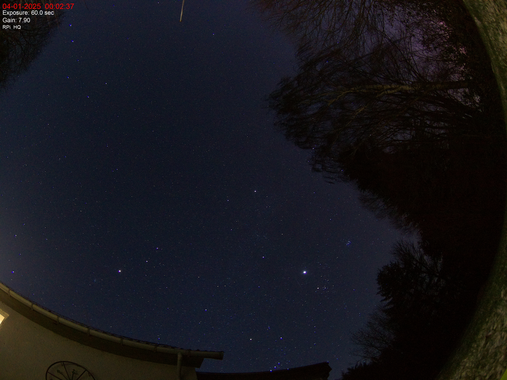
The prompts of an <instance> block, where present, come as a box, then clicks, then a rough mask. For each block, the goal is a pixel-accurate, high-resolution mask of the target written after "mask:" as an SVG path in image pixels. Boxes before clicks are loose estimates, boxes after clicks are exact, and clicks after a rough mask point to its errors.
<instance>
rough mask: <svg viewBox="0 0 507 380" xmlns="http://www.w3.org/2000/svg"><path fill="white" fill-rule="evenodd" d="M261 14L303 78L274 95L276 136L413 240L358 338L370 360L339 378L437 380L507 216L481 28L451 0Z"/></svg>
mask: <svg viewBox="0 0 507 380" xmlns="http://www.w3.org/2000/svg"><path fill="white" fill-rule="evenodd" d="M257 3H260V4H262V5H264V6H265V8H264V12H265V14H268V15H269V18H270V19H271V20H273V22H274V23H275V24H276V25H277V26H280V27H282V29H284V30H285V31H287V32H288V33H289V34H290V35H291V36H292V37H293V38H295V39H296V41H298V47H299V48H298V55H297V58H298V64H299V70H298V73H297V74H296V75H294V76H292V77H288V78H284V79H283V80H282V81H281V82H280V84H279V86H278V88H277V89H276V90H275V91H273V92H272V93H271V95H270V97H269V102H270V107H271V108H272V109H273V110H274V111H275V112H276V125H277V127H278V128H279V129H280V130H281V131H282V132H283V133H284V134H285V136H286V137H287V139H289V140H290V141H293V142H294V143H295V144H296V145H297V146H299V147H300V148H303V149H311V150H312V158H311V160H310V164H311V165H312V168H313V170H316V171H320V172H323V173H324V175H325V176H326V178H327V179H328V180H329V181H330V182H335V181H339V180H341V181H351V182H353V183H355V184H356V185H357V187H358V188H359V190H360V191H361V201H362V202H363V204H364V205H366V207H368V209H370V210H372V211H373V212H375V214H376V215H377V216H381V217H388V218H389V219H390V220H391V221H392V222H393V223H394V224H395V225H396V226H397V227H399V228H402V229H405V230H407V231H413V232H417V235H418V238H419V243H418V244H412V243H407V242H400V243H398V244H397V245H396V246H395V247H394V249H393V255H394V261H393V262H391V263H390V264H389V265H387V266H385V267H384V268H382V270H381V271H380V272H379V274H378V278H377V282H378V285H379V294H380V295H381V296H382V298H383V302H382V304H381V306H380V307H379V308H378V310H377V311H376V312H375V313H373V314H372V316H371V318H370V319H369V321H368V322H367V325H366V327H365V328H364V329H362V330H360V331H358V332H357V333H356V334H355V335H354V341H355V342H356V343H357V344H358V345H359V346H360V352H359V355H360V356H361V357H362V358H363V359H364V360H365V361H363V362H362V363H360V364H358V365H356V366H355V367H352V368H349V369H348V370H347V372H345V373H344V374H343V375H342V378H343V379H344V380H350V379H367V378H373V377H374V378H377V379H379V378H380V379H383V378H385V379H389V380H393V379H404V378H416V379H427V378H432V377H434V376H436V374H437V373H438V370H439V368H441V367H442V365H443V364H444V363H445V360H446V359H447V357H448V355H449V354H450V353H451V352H452V350H453V348H454V345H455V344H456V342H457V341H458V339H459V336H460V334H461V333H462V331H463V329H464V328H465V327H466V324H467V322H468V320H469V318H470V316H471V315H472V312H473V309H474V306H475V303H474V302H475V299H476V296H477V294H478V289H479V288H480V287H481V285H482V284H483V283H484V281H485V280H486V279H487V276H488V273H489V268H490V267H491V263H492V260H493V257H494V254H495V253H496V248H497V245H498V236H499V234H500V230H501V226H502V222H503V210H504V209H505V189H506V183H505V178H507V176H506V165H505V163H506V161H507V160H506V156H507V155H506V149H505V148H506V138H505V124H504V121H503V119H502V110H501V104H500V102H499V97H498V91H497V90H496V89H497V86H496V83H495V81H494V76H493V75H492V72H491V69H490V65H489V61H488V58H487V53H486V51H485V49H484V46H483V45H482V42H481V40H480V37H479V35H478V33H477V29H476V26H475V24H474V22H473V20H472V19H471V17H469V16H468V14H467V12H466V9H465V8H464V6H463V5H462V4H461V3H460V2H458V1H450V0H449V1H438V2H437V1H434V0H428V1H424V2H421V1H416V0H413V1H412V0H407V1H405V2H401V1H397V0H371V1H362V0H358V1H352V2H350V1H342V0H336V1H330V0H322V1H315V2H304V1H293V0H277V1H274V0H270V1H268V0H259V1H257ZM355 42H356V43H355ZM444 336H445V339H444V340H443V339H442V337H444Z"/></svg>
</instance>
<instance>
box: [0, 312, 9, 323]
mask: <svg viewBox="0 0 507 380" xmlns="http://www.w3.org/2000/svg"><path fill="white" fill-rule="evenodd" d="M8 316H9V314H7V313H6V312H5V311H3V310H2V309H0V324H2V322H3V320H4V319H5V318H7V317H8Z"/></svg>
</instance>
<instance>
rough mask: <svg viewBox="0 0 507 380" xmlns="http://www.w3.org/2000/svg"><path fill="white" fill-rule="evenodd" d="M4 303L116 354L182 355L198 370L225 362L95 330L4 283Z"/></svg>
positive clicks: (167, 359) (162, 359)
mask: <svg viewBox="0 0 507 380" xmlns="http://www.w3.org/2000/svg"><path fill="white" fill-rule="evenodd" d="M0 302H1V303H4V304H5V305H7V306H8V307H10V308H11V309H13V310H14V311H16V312H18V313H19V314H21V315H23V316H24V317H26V318H28V319H30V320H31V321H33V322H35V323H37V324H39V325H41V326H43V327H45V328H46V329H48V330H51V331H53V332H54V333H56V334H59V335H61V336H63V337H65V338H68V339H71V340H74V341H76V342H78V343H81V344H84V345H87V346H90V347H93V348H96V349H99V350H102V351H106V352H109V353H112V354H115V355H121V356H126V357H130V358H134V359H139V360H145V361H151V362H155V363H164V364H174V365H176V364H177V358H178V354H182V356H183V358H182V359H183V360H182V365H183V366H188V367H194V368H199V367H200V366H201V364H202V362H203V360H204V359H206V358H207V359H219V360H221V359H222V358H223V355H224V353H223V351H199V350H188V349H183V348H178V347H173V346H168V345H164V344H156V343H150V342H145V341H140V340H136V339H130V338H127V337H124V336H121V335H116V334H111V333H108V332H105V331H102V330H99V329H94V328H92V327H90V326H87V325H84V324H82V323H79V322H76V321H73V320H71V319H68V318H64V317H62V316H60V315H58V314H56V313H54V312H52V311H50V310H48V309H46V308H44V307H42V306H40V305H38V304H36V303H34V302H32V301H30V300H29V299H27V298H24V297H23V296H21V295H19V294H18V293H16V292H14V291H13V290H12V289H10V288H9V287H8V286H7V285H5V284H3V283H1V282H0Z"/></svg>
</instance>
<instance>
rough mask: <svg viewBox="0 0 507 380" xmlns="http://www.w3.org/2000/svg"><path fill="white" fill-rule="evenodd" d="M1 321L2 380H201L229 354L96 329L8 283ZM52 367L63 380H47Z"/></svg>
mask: <svg viewBox="0 0 507 380" xmlns="http://www.w3.org/2000/svg"><path fill="white" fill-rule="evenodd" d="M0 319H1V322H0V379H2V380H20V379H41V380H43V379H48V380H53V379H57V378H58V379H60V380H63V379H72V378H74V379H76V378H77V377H78V375H82V376H81V377H80V380H90V379H94V380H106V379H108V380H117V379H122V380H130V379H132V380H134V379H135V380H140V379H142V380H151V379H153V380H161V379H167V380H171V379H174V380H177V379H178V375H177V373H178V372H180V373H181V379H182V380H196V379H197V377H196V373H195V367H199V366H200V364H201V363H202V361H203V359H204V358H206V357H208V358H209V357H212V358H216V359H221V357H222V355H223V353H221V352H204V351H191V350H183V349H177V348H173V347H169V346H159V345H155V344H151V343H146V342H139V341H135V340H131V339H128V338H124V337H119V336H114V335H111V334H108V333H104V332H101V331H97V330H93V329H91V328H89V327H87V326H85V325H81V324H79V323H76V322H73V321H69V320H66V319H64V318H62V317H59V316H57V315H56V314H54V313H51V312H49V311H48V310H45V309H43V308H41V307H40V306H37V305H35V304H33V303H31V302H30V301H29V300H27V299H25V298H23V297H21V296H19V295H17V294H16V293H14V292H12V291H11V290H10V289H9V288H7V287H6V286H5V285H3V284H0ZM178 361H179V363H180V364H179V365H178ZM52 365H53V367H51V366H52ZM50 368H51V369H50ZM180 368H181V369H180ZM48 369H49V371H50V373H53V374H55V375H57V376H59V377H55V376H54V377H51V375H48V377H46V373H47V371H48ZM85 370H86V371H88V372H84V371H85ZM73 371H74V377H72V372H73ZM66 376H67V377H66Z"/></svg>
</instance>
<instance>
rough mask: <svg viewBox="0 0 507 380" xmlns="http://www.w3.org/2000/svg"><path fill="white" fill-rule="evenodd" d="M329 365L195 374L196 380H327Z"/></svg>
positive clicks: (320, 364)
mask: <svg viewBox="0 0 507 380" xmlns="http://www.w3.org/2000/svg"><path fill="white" fill-rule="evenodd" d="M329 372H331V367H330V366H329V363H327V362H324V363H317V364H312V365H307V366H304V367H297V368H290V369H280V370H276V371H266V372H243V373H241V372H240V373H213V372H196V374H197V380H327V378H328V377H329Z"/></svg>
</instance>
